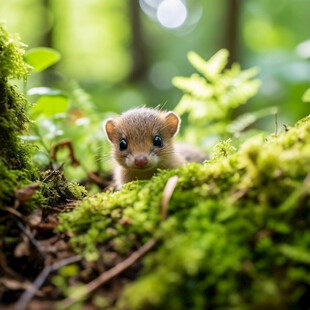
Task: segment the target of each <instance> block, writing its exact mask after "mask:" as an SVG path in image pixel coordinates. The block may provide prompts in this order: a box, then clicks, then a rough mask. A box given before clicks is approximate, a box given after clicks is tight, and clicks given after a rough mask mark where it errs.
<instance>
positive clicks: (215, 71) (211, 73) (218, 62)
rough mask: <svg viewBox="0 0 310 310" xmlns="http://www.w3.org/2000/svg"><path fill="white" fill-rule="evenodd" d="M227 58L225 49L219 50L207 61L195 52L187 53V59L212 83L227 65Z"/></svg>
mask: <svg viewBox="0 0 310 310" xmlns="http://www.w3.org/2000/svg"><path fill="white" fill-rule="evenodd" d="M228 56H229V52H228V51H227V50H226V49H221V50H219V51H218V52H217V53H216V54H215V55H214V56H212V57H211V58H210V60H209V61H205V60H204V59H203V58H202V57H200V56H199V55H198V54H197V53H195V52H189V53H188V56H187V57H188V60H189V62H190V63H191V64H192V65H193V67H194V68H195V69H196V70H197V71H198V72H200V73H202V74H203V75H204V76H205V77H206V78H207V79H208V80H210V81H214V80H215V79H216V78H217V76H218V75H219V74H220V73H221V72H222V71H223V69H224V68H225V66H226V65H227V62H228Z"/></svg>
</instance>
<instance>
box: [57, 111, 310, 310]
mask: <svg viewBox="0 0 310 310" xmlns="http://www.w3.org/2000/svg"><path fill="white" fill-rule="evenodd" d="M224 153H225V152H224ZM309 154H310V117H307V118H305V119H303V120H302V121H300V122H299V123H298V124H297V125H296V126H295V127H294V128H290V129H289V131H288V132H286V133H285V134H282V135H280V136H278V137H276V136H271V137H270V138H268V139H267V140H266V139H264V138H263V137H262V136H256V137H254V138H252V139H250V140H248V141H247V142H246V143H245V144H243V145H242V146H241V148H240V149H239V150H238V151H237V152H235V153H233V154H231V155H229V156H227V157H220V158H217V159H214V160H211V161H209V162H206V163H205V164H202V165H200V164H195V163H190V164H187V165H185V166H182V167H180V168H178V169H176V170H170V171H162V172H160V173H159V174H158V175H156V176H155V177H153V178H152V179H151V180H150V181H139V182H133V183H129V184H127V185H126V186H124V187H123V188H122V190H121V191H119V192H115V193H111V192H108V193H103V194H98V195H96V196H94V197H91V198H87V199H85V200H84V201H83V202H82V203H81V204H80V205H79V206H77V207H76V208H75V210H74V211H73V212H70V213H65V214H62V215H61V217H60V219H61V229H62V230H67V231H71V232H73V233H74V237H73V238H72V239H71V242H72V244H73V246H74V247H75V249H76V251H77V252H80V253H82V254H83V255H84V256H85V257H86V258H88V259H97V258H98V257H99V254H98V250H97V249H98V246H99V245H101V246H103V245H106V246H105V251H104V252H103V255H102V259H103V260H104V261H106V262H109V259H110V257H111V255H109V251H111V252H113V251H117V252H118V253H122V254H123V255H124V256H126V255H128V253H130V252H132V251H133V250H135V249H136V248H137V247H139V246H140V245H141V244H143V243H145V242H146V241H147V240H149V239H150V238H151V237H156V238H157V239H158V240H159V243H158V246H157V248H156V250H154V251H153V252H152V253H149V254H148V255H147V257H146V258H145V259H144V268H143V270H142V274H141V275H140V276H139V277H138V278H137V279H136V281H135V282H134V283H132V284H131V285H129V286H127V288H126V289H125V292H124V293H123V295H122V297H121V298H120V299H119V301H118V304H117V308H120V309H123V308H124V309H135V310H136V309H178V310H180V309H197V310H198V309H308V308H309V307H310V293H309V292H310V250H309V249H310V230H309V229H308V227H309V224H310V212H309V211H310V202H309V193H310V178H309V171H310V155H309ZM174 175H177V176H178V178H179V179H178V183H177V186H176V188H175V191H174V193H173V196H172V198H171V200H170V203H169V207H168V218H167V219H166V220H165V221H162V220H161V200H162V196H163V190H164V187H165V184H166V182H167V181H168V179H169V178H170V177H171V176H174Z"/></svg>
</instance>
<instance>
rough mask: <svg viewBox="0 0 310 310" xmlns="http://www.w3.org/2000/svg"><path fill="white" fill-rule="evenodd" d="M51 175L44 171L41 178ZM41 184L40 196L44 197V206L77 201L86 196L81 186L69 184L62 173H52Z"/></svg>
mask: <svg viewBox="0 0 310 310" xmlns="http://www.w3.org/2000/svg"><path fill="white" fill-rule="evenodd" d="M51 173H52V171H49V170H48V171H46V172H44V173H42V176H41V178H42V179H45V178H48V176H49V175H50V174H51ZM41 184H42V194H43V196H44V197H46V201H45V204H48V205H57V204H61V203H66V202H67V201H70V200H79V199H82V198H83V197H85V196H86V195H87V191H86V189H85V188H84V187H83V186H79V185H78V184H77V183H75V182H69V181H68V180H67V179H66V177H65V176H64V174H63V172H62V171H54V172H53V176H52V177H51V178H49V180H48V181H46V182H44V183H41Z"/></svg>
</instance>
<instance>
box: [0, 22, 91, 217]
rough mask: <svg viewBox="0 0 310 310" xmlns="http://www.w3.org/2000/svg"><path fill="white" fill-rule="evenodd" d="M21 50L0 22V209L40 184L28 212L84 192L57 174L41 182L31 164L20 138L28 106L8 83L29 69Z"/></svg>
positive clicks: (17, 38)
mask: <svg viewBox="0 0 310 310" xmlns="http://www.w3.org/2000/svg"><path fill="white" fill-rule="evenodd" d="M24 47H25V45H24V44H23V43H22V42H20V39H19V37H18V35H12V34H9V33H8V32H7V31H6V29H5V27H4V25H3V24H1V23H0V94H1V96H0V133H1V134H0V180H1V184H0V208H1V207H3V206H12V205H14V193H15V191H16V190H17V189H20V188H22V187H24V186H26V185H29V184H31V183H40V184H41V190H39V191H38V192H37V193H36V194H35V195H34V196H33V199H32V200H31V201H28V202H27V203H26V204H25V206H26V208H25V209H26V210H28V211H29V210H31V209H33V208H36V207H39V206H40V205H42V204H55V203H56V202H63V201H65V199H81V198H82V197H83V196H84V195H85V190H84V188H79V187H78V186H77V184H72V183H69V182H68V181H67V180H66V179H65V178H64V176H63V175H60V173H58V174H57V177H53V178H52V179H51V180H50V181H49V182H48V183H44V184H43V183H41V182H40V179H41V177H40V174H39V171H38V169H37V168H36V167H35V166H34V165H33V163H32V161H31V155H32V152H33V147H32V146H30V145H29V144H27V143H25V142H24V141H23V140H22V139H21V137H20V136H21V135H22V134H23V133H25V129H26V126H27V123H28V118H27V116H26V114H25V107H26V106H27V105H28V106H29V105H30V103H29V102H28V101H27V99H26V98H25V96H23V95H22V94H20V93H19V92H18V91H17V88H16V87H15V86H12V85H11V84H10V79H12V78H15V79H19V78H24V79H26V78H27V76H28V74H29V70H30V68H31V67H30V66H29V65H28V64H27V63H26V62H24V60H23V55H24V52H25V51H24Z"/></svg>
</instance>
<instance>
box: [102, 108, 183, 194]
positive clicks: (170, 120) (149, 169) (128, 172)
mask: <svg viewBox="0 0 310 310" xmlns="http://www.w3.org/2000/svg"><path fill="white" fill-rule="evenodd" d="M180 122H181V121H180V118H179V117H178V116H177V115H176V114H175V113H174V112H165V111H160V110H156V109H150V108H136V109H132V110H129V111H127V112H125V113H123V114H122V115H120V116H117V117H116V118H114V119H109V120H107V122H106V125H105V130H106V134H107V136H108V139H109V140H110V142H111V144H112V154H113V158H114V159H115V162H116V167H115V170H114V179H115V182H116V186H117V188H120V187H121V186H122V185H123V184H125V183H127V182H130V181H133V180H143V179H150V178H151V177H152V176H153V174H154V173H155V172H156V171H157V170H158V169H169V168H176V167H178V166H180V165H182V164H183V163H185V162H186V159H185V157H184V156H182V155H181V154H180V153H178V152H176V151H175V148H174V145H173V137H174V135H176V134H177V132H178V130H179V125H180ZM156 135H158V136H159V137H160V138H161V139H162V141H163V146H162V147H156V146H154V145H153V139H154V137H155V136H156ZM122 139H126V141H127V143H128V148H127V149H126V150H123V151H121V150H120V149H119V144H120V141H121V140H122ZM141 155H143V156H145V157H146V158H147V160H148V164H147V166H146V167H144V168H139V167H137V166H135V164H134V159H135V158H136V157H137V156H141Z"/></svg>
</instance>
